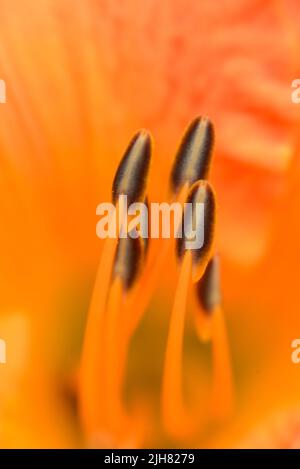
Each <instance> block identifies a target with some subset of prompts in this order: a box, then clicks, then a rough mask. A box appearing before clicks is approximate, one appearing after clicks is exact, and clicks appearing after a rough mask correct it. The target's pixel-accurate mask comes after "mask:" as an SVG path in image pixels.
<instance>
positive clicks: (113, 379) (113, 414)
mask: <svg viewBox="0 0 300 469" xmlns="http://www.w3.org/2000/svg"><path fill="white" fill-rule="evenodd" d="M122 296H123V288H122V283H121V280H120V279H119V278H116V279H115V280H114V282H113V284H112V287H111V290H110V294H109V299H108V303H107V313H106V321H105V334H106V336H105V353H104V377H105V381H104V383H105V396H104V401H105V411H106V416H107V422H108V425H109V426H110V427H111V428H112V429H114V430H118V429H119V428H121V427H122V421H123V420H124V417H125V416H124V411H123V405H122V373H121V370H120V365H121V363H120V361H121V347H122V345H121V344H122V341H121V339H122V328H121V322H120V320H121V311H122Z"/></svg>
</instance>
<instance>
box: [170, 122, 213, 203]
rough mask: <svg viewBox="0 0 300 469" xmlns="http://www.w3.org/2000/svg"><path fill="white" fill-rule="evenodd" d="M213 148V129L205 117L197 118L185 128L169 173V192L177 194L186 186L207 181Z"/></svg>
mask: <svg viewBox="0 0 300 469" xmlns="http://www.w3.org/2000/svg"><path fill="white" fill-rule="evenodd" d="M213 146H214V127H213V124H212V123H211V121H210V120H209V119H208V118H207V117H197V118H196V119H194V120H193V121H192V122H191V124H190V125H189V127H188V128H187V130H186V132H185V134H184V136H183V138H182V141H181V144H180V146H179V149H178V151H177V154H176V157H175V162H174V165H173V168H172V172H171V180H170V185H171V190H172V192H173V193H174V194H177V193H178V192H179V191H180V189H181V188H182V187H183V186H184V185H185V184H188V185H189V186H191V185H192V184H193V183H194V182H196V181H198V180H199V179H207V177H208V174H209V169H210V163H211V157H212V150H213Z"/></svg>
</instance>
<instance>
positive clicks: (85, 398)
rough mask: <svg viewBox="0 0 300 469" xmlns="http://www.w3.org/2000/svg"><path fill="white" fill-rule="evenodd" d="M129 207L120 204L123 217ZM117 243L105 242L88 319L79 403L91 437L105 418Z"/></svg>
mask: <svg viewBox="0 0 300 469" xmlns="http://www.w3.org/2000/svg"><path fill="white" fill-rule="evenodd" d="M124 210H125V207H122V206H120V207H119V204H117V207H116V212H117V216H118V214H119V211H121V213H123V211H124ZM117 242H118V240H117V239H113V238H107V239H106V240H105V241H104V246H103V251H102V256H101V259H100V264H99V268H98V272H97V275H96V281H95V286H94V289H93V294H92V299H91V303H90V307H89V311H88V316H87V325H86V331H85V336H84V343H83V351H82V357H81V364H80V379H79V402H80V415H81V420H82V425H83V428H84V429H85V432H86V434H87V435H89V434H92V433H93V432H95V431H96V430H98V429H99V426H101V424H102V422H103V416H104V409H103V405H104V399H103V359H102V358H101V357H103V352H104V351H103V343H104V317H105V309H106V302H107V298H108V294H109V289H110V285H111V276H112V270H113V264H114V259H115V254H116V249H117Z"/></svg>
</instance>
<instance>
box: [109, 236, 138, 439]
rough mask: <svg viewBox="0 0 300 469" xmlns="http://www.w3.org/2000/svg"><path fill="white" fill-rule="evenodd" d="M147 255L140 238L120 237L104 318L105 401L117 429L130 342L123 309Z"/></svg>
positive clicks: (122, 416)
mask: <svg viewBox="0 0 300 469" xmlns="http://www.w3.org/2000/svg"><path fill="white" fill-rule="evenodd" d="M144 257H145V244H144V242H143V240H142V239H141V238H131V237H130V236H128V237H127V238H122V239H119V242H118V249H117V252H116V257H115V263H114V269H113V283H112V287H111V289H110V293H109V299H108V305H107V312H106V322H105V344H106V346H105V353H104V364H105V373H104V376H105V402H106V415H107V422H108V425H109V426H111V427H112V429H113V430H115V431H117V430H118V429H120V428H122V421H123V422H124V421H125V420H126V415H125V410H124V408H123V404H122V386H123V376H124V371H125V370H124V367H125V364H126V357H127V351H128V342H127V341H126V340H125V339H126V338H125V337H124V326H123V323H124V322H125V321H126V317H124V309H125V305H126V300H127V297H126V295H127V293H128V291H129V290H130V289H131V288H132V287H133V286H134V285H135V283H136V281H137V279H138V277H139V274H140V273H141V269H142V266H143V260H144Z"/></svg>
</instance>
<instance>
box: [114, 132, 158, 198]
mask: <svg viewBox="0 0 300 469" xmlns="http://www.w3.org/2000/svg"><path fill="white" fill-rule="evenodd" d="M151 153H152V139H151V135H150V134H149V133H148V132H147V131H146V130H141V131H139V132H138V133H137V134H136V135H135V136H134V137H133V139H132V140H131V142H130V143H129V145H128V147H127V149H126V151H125V154H124V156H123V158H122V160H121V162H120V164H119V167H118V169H117V172H116V174H115V178H114V181H113V187H112V198H113V202H114V203H116V202H117V199H118V197H119V196H120V195H126V196H127V202H128V205H130V204H132V203H134V202H141V201H143V200H144V196H145V191H146V183H147V176H148V172H149V167H150V160H151Z"/></svg>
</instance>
